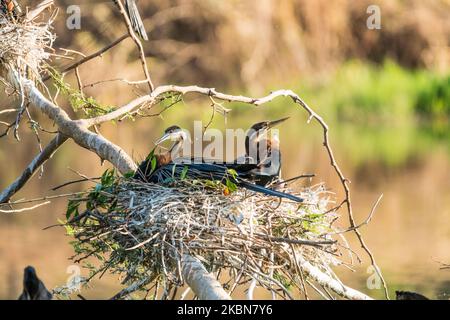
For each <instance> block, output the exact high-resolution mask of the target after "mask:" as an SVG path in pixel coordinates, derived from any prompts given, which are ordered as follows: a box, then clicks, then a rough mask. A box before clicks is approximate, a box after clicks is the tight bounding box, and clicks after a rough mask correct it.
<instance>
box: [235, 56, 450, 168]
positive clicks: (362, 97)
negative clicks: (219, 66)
mask: <svg viewBox="0 0 450 320" xmlns="http://www.w3.org/2000/svg"><path fill="white" fill-rule="evenodd" d="M285 87H288V88H290V89H292V90H293V91H294V92H296V93H297V94H299V95H300V96H301V97H302V98H303V99H304V100H305V101H306V102H307V103H308V104H309V105H310V106H311V107H312V108H313V109H314V110H315V111H316V112H318V113H319V114H320V115H321V116H323V118H324V119H325V121H326V122H327V123H328V125H329V126H330V129H331V132H332V133H331V135H330V138H331V139H332V143H333V144H334V145H335V149H336V150H337V151H338V152H339V153H340V154H344V155H345V156H346V157H348V158H349V159H350V160H351V161H352V163H353V164H354V165H355V166H356V167H357V166H365V165H371V164H378V165H383V166H385V167H398V166H402V165H405V164H407V163H408V161H410V160H414V159H416V158H417V157H420V156H421V155H423V154H424V153H425V152H431V151H432V150H434V148H439V147H441V146H444V147H445V148H447V150H448V151H449V152H450V129H449V118H450V107H449V106H450V76H447V77H445V76H440V75H437V74H436V73H433V72H431V71H428V70H409V69H405V68H403V67H401V66H399V65H397V64H396V63H394V62H392V61H386V62H385V63H383V64H382V65H372V64H368V63H364V62H361V61H350V62H347V63H346V64H344V65H343V66H341V67H339V68H338V69H337V70H336V72H335V73H334V74H331V75H329V76H327V77H326V78H320V77H318V78H317V79H302V80H301V84H300V83H299V82H297V83H291V84H290V85H287V86H286V85H285V84H276V85H274V86H272V88H271V89H272V90H273V89H279V88H285ZM232 109H233V112H231V113H230V118H232V120H233V122H234V121H237V124H238V125H241V123H242V125H243V127H245V125H248V123H247V124H244V122H248V121H244V120H245V119H247V120H248V119H253V118H254V109H252V108H249V107H248V106H245V105H242V104H234V105H233V107H232ZM292 110H295V109H293V108H292V106H291V102H290V101H289V100H286V99H276V100H274V101H273V102H271V103H270V106H269V107H267V108H262V109H258V114H259V113H262V114H263V116H264V117H265V118H267V119H276V118H279V117H283V116H286V113H288V112H291V111H292ZM306 116H307V115H306V114H305V118H306ZM283 127H284V128H285V129H286V130H296V129H297V130H298V127H299V123H298V122H297V123H295V122H293V121H292V120H291V121H288V122H287V123H286V124H283ZM301 130H302V131H303V129H301ZM305 134H306V135H308V134H309V133H305ZM302 135H303V133H302ZM309 138H310V137H309ZM318 138H319V139H320V138H321V137H320V136H319V137H318ZM289 139H290V137H286V136H283V143H284V144H287V145H289V144H294V143H297V140H296V139H291V140H292V141H289ZM309 140H310V141H311V142H313V143H317V142H318V141H317V140H311V139H309Z"/></svg>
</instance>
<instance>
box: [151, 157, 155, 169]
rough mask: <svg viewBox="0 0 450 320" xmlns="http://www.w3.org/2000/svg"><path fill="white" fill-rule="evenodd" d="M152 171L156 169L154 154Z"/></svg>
mask: <svg viewBox="0 0 450 320" xmlns="http://www.w3.org/2000/svg"><path fill="white" fill-rule="evenodd" d="M151 165H152V166H151V169H152V170H151V172H153V171H155V169H156V157H155V156H153V157H152V163H151Z"/></svg>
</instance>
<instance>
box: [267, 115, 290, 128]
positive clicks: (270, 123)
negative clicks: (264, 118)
mask: <svg viewBox="0 0 450 320" xmlns="http://www.w3.org/2000/svg"><path fill="white" fill-rule="evenodd" d="M287 119H289V117H286V118H281V119H278V120H274V121H269V122H268V123H267V129H270V128H273V127H275V126H276V125H279V124H280V123H282V122H284V121H286V120H287Z"/></svg>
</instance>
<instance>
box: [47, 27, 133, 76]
mask: <svg viewBox="0 0 450 320" xmlns="http://www.w3.org/2000/svg"><path fill="white" fill-rule="evenodd" d="M128 37H129V35H128V34H124V35H123V36H121V37H120V38H118V39H117V40H115V41H113V42H112V43H110V44H109V45H107V46H106V47H104V48H102V49H100V50H99V51H97V52H94V53H93V54H91V55H89V56H87V57H85V58H83V59H81V60H79V61H77V62H75V63H74V64H72V65H70V66H68V67H67V68H65V69H64V70H62V71H61V72H62V73H66V72H69V71H70V70H73V69H75V68H78V67H79V66H81V65H82V64H84V63H86V62H88V61H89V60H92V59H94V58H97V57H99V56H101V55H102V54H103V53H105V52H106V51H108V50H109V49H111V48H113V47H115V46H116V45H118V44H119V43H121V42H122V41H123V40H125V39H126V38H128ZM50 78H51V76H49V75H48V76H46V77H44V78H43V79H42V81H47V80H49V79H50Z"/></svg>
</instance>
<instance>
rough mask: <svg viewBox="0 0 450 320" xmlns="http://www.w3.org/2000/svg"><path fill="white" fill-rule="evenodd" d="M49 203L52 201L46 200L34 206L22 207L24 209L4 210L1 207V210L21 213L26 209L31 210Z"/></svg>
mask: <svg viewBox="0 0 450 320" xmlns="http://www.w3.org/2000/svg"><path fill="white" fill-rule="evenodd" d="M49 203H50V201H46V202H43V203H39V204H36V205H34V206H32V207H28V208H22V209H12V210H2V209H0V212H2V213H20V212H25V211H31V210H34V209H36V208H39V207H42V206H45V205H47V204H49Z"/></svg>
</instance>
